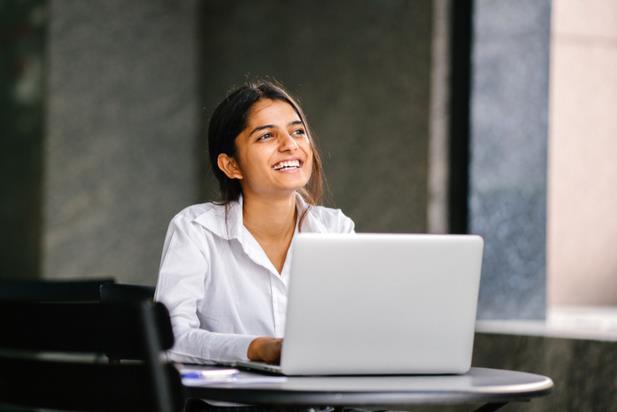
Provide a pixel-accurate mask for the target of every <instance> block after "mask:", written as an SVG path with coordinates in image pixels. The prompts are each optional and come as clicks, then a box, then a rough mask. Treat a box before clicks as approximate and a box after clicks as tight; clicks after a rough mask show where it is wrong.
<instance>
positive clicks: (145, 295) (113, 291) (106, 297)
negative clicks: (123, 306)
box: [99, 282, 154, 302]
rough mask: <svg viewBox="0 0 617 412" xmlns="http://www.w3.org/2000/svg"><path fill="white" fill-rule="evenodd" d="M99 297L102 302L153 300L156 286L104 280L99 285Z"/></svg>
mask: <svg viewBox="0 0 617 412" xmlns="http://www.w3.org/2000/svg"><path fill="white" fill-rule="evenodd" d="M99 299H100V301H101V302H139V301H152V300H153V299H154V288H153V287H151V286H140V285H129V284H123V283H113V282H102V283H101V284H100V286H99Z"/></svg>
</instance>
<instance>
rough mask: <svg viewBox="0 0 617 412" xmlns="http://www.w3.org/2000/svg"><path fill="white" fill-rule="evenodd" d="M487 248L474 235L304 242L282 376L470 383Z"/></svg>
mask: <svg viewBox="0 0 617 412" xmlns="http://www.w3.org/2000/svg"><path fill="white" fill-rule="evenodd" d="M483 246H484V242H483V240H482V238H481V237H479V236H475V235H411V234H319V233H303V234H298V236H297V238H296V239H295V240H294V243H293V245H292V247H293V260H292V265H291V272H290V279H289V289H288V305H287V318H286V324H285V325H286V326H285V337H284V341H283V347H282V352H281V362H280V365H268V364H265V363H259V362H239V363H238V364H237V365H236V366H238V367H242V368H250V369H254V370H259V371H263V372H267V373H274V374H283V375H290V376H294V375H394V374H462V373H465V372H467V371H468V370H469V369H470V367H471V356H472V349H473V339H474V329H475V321H476V306H477V302H478V289H479V284H480V271H481V264H482V252H483Z"/></svg>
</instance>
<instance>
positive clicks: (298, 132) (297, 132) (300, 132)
mask: <svg viewBox="0 0 617 412" xmlns="http://www.w3.org/2000/svg"><path fill="white" fill-rule="evenodd" d="M293 134H294V135H296V136H305V135H306V131H305V130H304V129H302V128H299V129H296V130H294V131H293Z"/></svg>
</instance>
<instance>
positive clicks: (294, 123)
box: [249, 120, 304, 136]
mask: <svg viewBox="0 0 617 412" xmlns="http://www.w3.org/2000/svg"><path fill="white" fill-rule="evenodd" d="M297 124H300V125H302V126H304V123H303V122H302V120H294V121H293V122H291V123H289V124H288V125H287V126H288V127H289V126H294V125H297ZM274 127H276V126H274V125H273V124H265V125H263V126H257V127H256V128H254V129H253V130H251V133H249V136H251V135H252V134H253V133H255V132H258V131H260V130H264V129H271V128H274Z"/></svg>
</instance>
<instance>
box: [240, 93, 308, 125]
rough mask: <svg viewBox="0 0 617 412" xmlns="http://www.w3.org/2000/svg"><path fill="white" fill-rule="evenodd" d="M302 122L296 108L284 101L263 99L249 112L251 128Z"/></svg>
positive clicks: (248, 120) (248, 121)
mask: <svg viewBox="0 0 617 412" xmlns="http://www.w3.org/2000/svg"><path fill="white" fill-rule="evenodd" d="M297 120H301V119H300V116H298V113H296V111H295V110H294V108H293V107H292V106H291V105H290V104H289V103H287V102H286V101H284V100H271V99H261V100H258V101H257V102H256V103H255V104H254V105H253V107H251V110H250V111H249V115H248V119H247V123H248V125H249V126H259V125H263V124H277V123H283V124H285V125H287V124H289V123H291V122H294V121H297Z"/></svg>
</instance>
